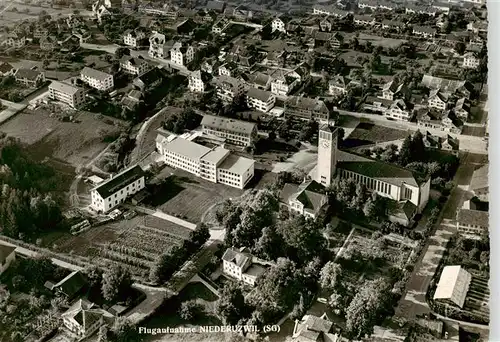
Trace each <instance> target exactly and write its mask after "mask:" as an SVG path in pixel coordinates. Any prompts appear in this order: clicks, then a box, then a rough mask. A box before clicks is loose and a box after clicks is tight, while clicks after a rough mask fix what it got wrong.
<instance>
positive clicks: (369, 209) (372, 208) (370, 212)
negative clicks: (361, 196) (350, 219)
mask: <svg viewBox="0 0 500 342" xmlns="http://www.w3.org/2000/svg"><path fill="white" fill-rule="evenodd" d="M363 213H364V214H365V216H366V217H368V218H375V217H376V216H377V207H376V205H375V202H374V201H373V200H372V198H371V197H370V198H369V199H368V201H366V203H365V205H364V206H363Z"/></svg>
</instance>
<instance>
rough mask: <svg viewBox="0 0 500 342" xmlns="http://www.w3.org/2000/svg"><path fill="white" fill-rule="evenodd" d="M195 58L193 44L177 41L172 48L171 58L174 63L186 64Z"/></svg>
mask: <svg viewBox="0 0 500 342" xmlns="http://www.w3.org/2000/svg"><path fill="white" fill-rule="evenodd" d="M193 58H194V49H193V47H192V46H183V45H182V43H175V44H174V46H173V48H172V50H170V60H171V61H172V63H174V64H177V65H181V66H185V65H186V64H188V63H189V62H191V61H192V60H193Z"/></svg>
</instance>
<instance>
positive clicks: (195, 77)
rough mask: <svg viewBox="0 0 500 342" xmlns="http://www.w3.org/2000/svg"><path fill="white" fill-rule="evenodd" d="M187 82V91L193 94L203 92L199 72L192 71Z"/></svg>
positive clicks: (202, 83) (203, 86)
mask: <svg viewBox="0 0 500 342" xmlns="http://www.w3.org/2000/svg"><path fill="white" fill-rule="evenodd" d="M188 81H189V83H188V89H189V91H192V92H193V93H203V92H204V91H205V83H204V82H203V79H202V78H201V71H200V70H196V71H193V72H192V73H191V74H190V75H189V79H188Z"/></svg>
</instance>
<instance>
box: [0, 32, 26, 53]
mask: <svg viewBox="0 0 500 342" xmlns="http://www.w3.org/2000/svg"><path fill="white" fill-rule="evenodd" d="M0 45H2V46H7V47H9V48H14V49H20V48H22V47H23V46H24V45H26V37H24V36H22V35H20V34H17V33H12V32H11V33H9V34H8V35H6V36H5V37H2V41H1V42H0Z"/></svg>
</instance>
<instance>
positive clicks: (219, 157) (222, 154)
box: [156, 135, 255, 189]
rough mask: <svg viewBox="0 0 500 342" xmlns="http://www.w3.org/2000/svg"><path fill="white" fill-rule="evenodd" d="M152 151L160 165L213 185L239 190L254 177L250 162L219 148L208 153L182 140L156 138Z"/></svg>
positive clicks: (202, 147)
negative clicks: (185, 172)
mask: <svg viewBox="0 0 500 342" xmlns="http://www.w3.org/2000/svg"><path fill="white" fill-rule="evenodd" d="M156 148H157V150H158V152H159V153H160V155H161V156H162V158H163V161H164V162H165V163H166V164H167V165H170V166H172V167H176V168H179V169H182V170H184V171H187V172H189V173H192V174H194V175H196V176H198V177H201V178H203V179H206V180H208V181H210V182H213V183H221V184H225V185H229V186H232V187H234V188H238V189H243V188H244V187H245V186H246V185H247V184H248V182H249V181H250V180H251V179H252V178H253V175H254V164H255V162H254V160H253V159H248V158H244V157H239V156H236V155H234V154H231V152H230V151H229V150H227V149H225V148H224V147H222V146H217V147H214V148H212V149H210V148H208V147H205V146H203V145H200V144H197V143H195V142H193V141H191V140H188V139H185V138H183V137H177V136H175V135H171V136H169V137H168V138H165V137H163V136H158V137H157V139H156Z"/></svg>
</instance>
